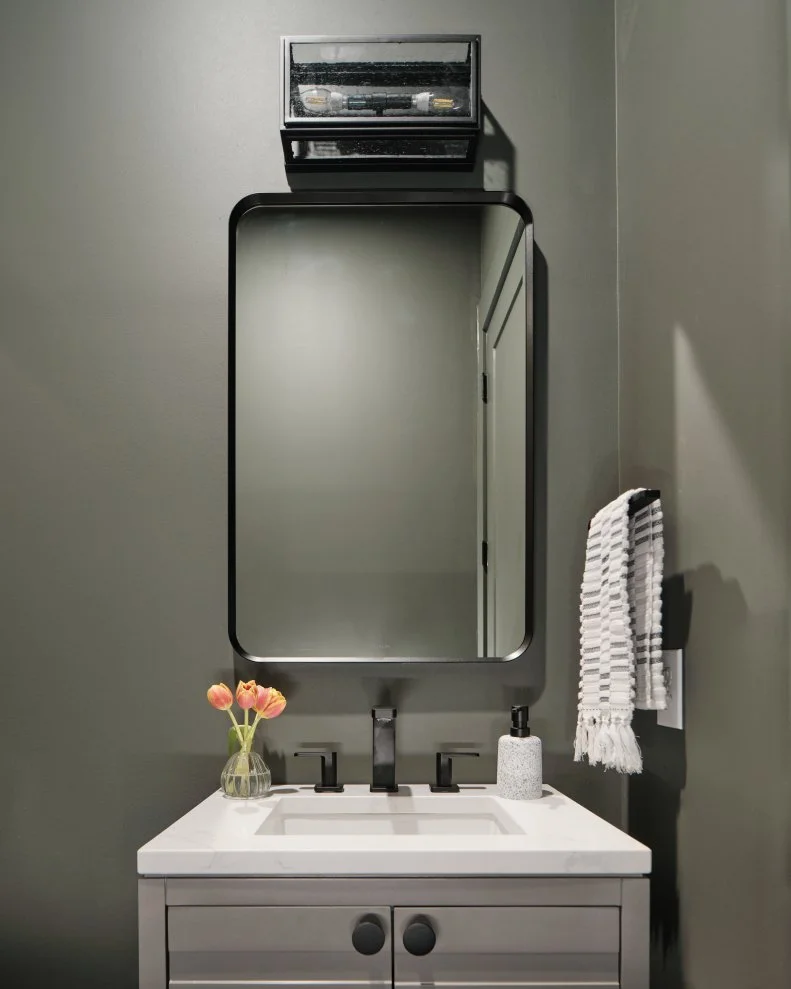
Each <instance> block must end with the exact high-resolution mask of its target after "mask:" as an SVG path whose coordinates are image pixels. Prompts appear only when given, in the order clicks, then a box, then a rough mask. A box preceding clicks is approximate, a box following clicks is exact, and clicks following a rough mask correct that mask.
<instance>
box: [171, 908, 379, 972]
mask: <svg viewBox="0 0 791 989" xmlns="http://www.w3.org/2000/svg"><path fill="white" fill-rule="evenodd" d="M371 914H373V915H375V916H376V917H377V918H378V919H379V921H380V922H381V925H382V927H383V929H384V933H385V943H384V945H383V947H382V949H381V950H380V951H379V952H378V953H377V954H374V955H362V954H360V953H359V952H357V951H356V950H355V949H354V946H353V945H352V932H353V931H354V928H355V927H356V925H357V923H358V922H359V921H360V920H361V919H362V918H363V917H366V916H369V915H371ZM168 951H169V961H170V983H169V984H170V986H171V987H173V989H175V987H184V986H194V985H195V984H196V983H198V984H200V986H201V989H225V987H228V986H230V985H237V986H238V985H239V984H240V983H241V984H243V985H244V986H245V989H259V987H260V989H294V987H295V986H299V989H323V987H326V986H332V989H364V987H369V986H370V987H376V989H383V987H390V986H391V984H392V975H391V973H392V967H391V964H392V943H391V939H390V909H389V907H359V908H356V907H171V908H170V910H169V911H168Z"/></svg>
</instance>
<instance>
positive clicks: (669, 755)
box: [628, 574, 692, 989]
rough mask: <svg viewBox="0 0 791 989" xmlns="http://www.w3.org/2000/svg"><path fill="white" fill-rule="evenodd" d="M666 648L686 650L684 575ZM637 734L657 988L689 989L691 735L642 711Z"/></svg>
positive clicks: (638, 797)
mask: <svg viewBox="0 0 791 989" xmlns="http://www.w3.org/2000/svg"><path fill="white" fill-rule="evenodd" d="M662 595H663V597H662V627H663V646H664V648H665V649H686V647H687V642H688V640H689V628H690V622H691V616H692V596H691V594H690V592H689V591H688V590H687V587H686V580H685V577H684V575H683V574H679V575H675V576H673V577H669V578H667V579H666V580H665V581H664V584H663V588H662ZM634 727H635V732H636V733H637V736H638V738H639V739H640V748H641V749H642V752H643V773H642V775H640V776H633V777H630V779H629V829H628V830H629V833H630V834H631V835H632V836H633V837H635V838H637V840H638V841H642V842H643V844H645V845H648V847H649V848H650V849H651V850H652V854H653V863H652V865H653V868H652V875H651V934H652V956H653V958H652V969H653V971H652V982H651V984H652V986H656V987H657V989H659V987H660V986H661V987H662V989H683V986H684V981H683V976H682V970H681V948H680V923H679V920H680V917H679V891H678V817H679V812H680V809H681V793H682V791H683V789H684V787H685V785H686V781H687V756H686V739H685V732H683V731H678V730H675V729H672V728H664V727H662V726H661V725H657V723H656V715H655V714H654V712H652V711H636V712H635V720H634Z"/></svg>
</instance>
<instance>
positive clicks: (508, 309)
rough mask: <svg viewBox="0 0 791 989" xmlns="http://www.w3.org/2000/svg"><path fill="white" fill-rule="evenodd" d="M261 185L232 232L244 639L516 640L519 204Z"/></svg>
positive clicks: (444, 651)
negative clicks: (328, 199) (345, 196)
mask: <svg viewBox="0 0 791 989" xmlns="http://www.w3.org/2000/svg"><path fill="white" fill-rule="evenodd" d="M483 196H486V194H483ZM488 198H490V199H495V200H496V199H497V198H498V197H497V196H495V195H494V194H489V196H488ZM512 198H513V197H512ZM251 199H253V200H254V202H252V203H250V202H249V201H243V203H242V204H240V207H237V210H236V211H235V215H234V217H233V218H232V231H231V348H230V350H231V504H230V581H231V588H230V590H231V593H230V609H231V614H230V631H231V640H232V642H233V644H234V646H235V648H236V649H237V650H238V651H239V652H240V653H241V654H242V655H245V656H247V657H249V658H252V659H268V660H271V661H303V662H317V661H335V662H344V661H346V662H348V661H396V662H405V661H406V662H414V661H433V662H438V661H439V662H447V661H465V660H466V661H474V660H481V659H510V658H514V657H515V656H517V655H519V654H521V652H523V651H524V649H525V648H526V645H527V643H528V641H529V638H530V634H531V620H530V618H531V607H530V602H531V600H532V586H531V577H532V571H531V568H532V554H531V545H532V511H531V505H532V411H531V410H532V374H533V370H532V282H531V276H532V228H531V226H530V224H529V222H526V221H527V220H529V213H528V212H527V208H526V207H525V208H524V213H525V214H526V216H525V215H523V214H522V213H520V212H519V211H518V210H517V209H515V208H512V206H511V205H506V204H504V203H501V202H483V203H479V202H472V201H470V200H471V199H472V194H471V195H470V197H469V198H468V199H466V200H462V202H458V201H454V202H410V201H409V194H404V199H405V200H406V201H398V202H372V203H361V202H359V201H358V202H355V203H354V204H352V203H350V202H344V201H342V200H341V201H335V202H332V203H329V204H328V203H314V202H312V201H310V197H309V196H293V197H282V196H280V197H276V196H272V197H267V196H260V197H251ZM292 200H293V202H292ZM305 200H307V201H305ZM517 202H519V201H517ZM246 203H247V204H248V205H245V204H246Z"/></svg>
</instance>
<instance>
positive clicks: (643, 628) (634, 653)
mask: <svg viewBox="0 0 791 989" xmlns="http://www.w3.org/2000/svg"><path fill="white" fill-rule="evenodd" d="M643 490H645V489H643V488H637V489H634V490H632V491H626V492H625V493H624V494H622V495H621V496H620V497H619V498H616V499H615V501H613V502H611V503H610V504H609V505H607V506H606V507H605V508H603V509H602V510H601V511H600V512H598V513H597V514H596V515H595V516H594V518H593V521H592V522H591V524H590V529H589V530H588V546H587V552H586V556H585V574H584V576H583V579H582V593H581V601H580V648H581V661H580V689H579V713H578V717H577V737H576V741H575V744H574V761H575V762H581V761H582V759H583V757H585V756H587V757H588V762H589V763H590V764H591V765H594V766H595V765H598V764H601V765H603V766H604V767H605V768H607V769H615V770H617V771H618V772H621V773H639V772H641V771H642V768H643V760H642V756H641V754H640V747H639V746H638V744H637V739H636V738H635V735H634V730H633V728H632V713H633V711H634V708H635V707H637V708H640V709H649V710H663V709H664V708H665V707H666V706H667V698H666V693H665V683H664V676H663V670H662V564H663V559H664V541H663V538H662V506H661V503H660V502H659V500H656V501H653V502H651V504H649V505H646V507H645V508H643V509H641V510H640V511H639V512H637V513H636V514H635V515H634V516H631V517H630V514H629V503H630V501H631V499H632V498H633V497H634V496H635V495H638V494H640V493H641V492H642V491H643Z"/></svg>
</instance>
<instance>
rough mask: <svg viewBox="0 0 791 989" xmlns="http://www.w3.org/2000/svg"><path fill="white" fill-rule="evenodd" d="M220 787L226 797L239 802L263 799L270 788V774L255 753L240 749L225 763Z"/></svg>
mask: <svg viewBox="0 0 791 989" xmlns="http://www.w3.org/2000/svg"><path fill="white" fill-rule="evenodd" d="M220 786H221V787H222V792H223V793H224V794H225V796H226V797H235V798H237V799H239V800H250V799H253V798H254V797H265V796H266V795H267V794H268V793H269V790H270V789H271V786H272V774H271V773H270V772H269V767H268V766H267V764H266V763H265V762H264V760H263V759H262V757H261V756H260V755H259V754H258V753H257V752H253V751H246V750H245V749H241V750H240V751H239V752H234V754H233V755H232V756H231V758H230V759H229V760H228V762H226V763H225V768H224V769H223V771H222V775H221V776H220Z"/></svg>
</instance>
